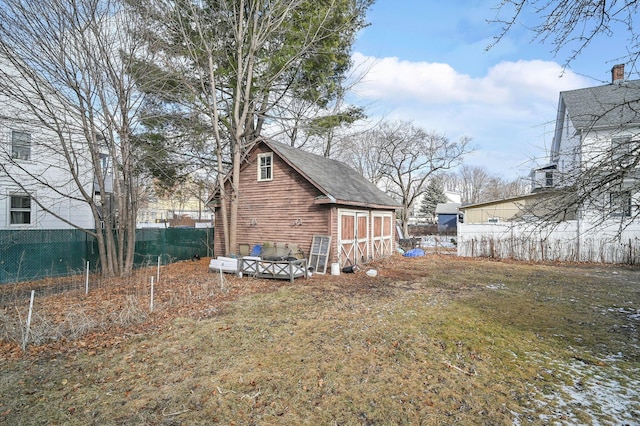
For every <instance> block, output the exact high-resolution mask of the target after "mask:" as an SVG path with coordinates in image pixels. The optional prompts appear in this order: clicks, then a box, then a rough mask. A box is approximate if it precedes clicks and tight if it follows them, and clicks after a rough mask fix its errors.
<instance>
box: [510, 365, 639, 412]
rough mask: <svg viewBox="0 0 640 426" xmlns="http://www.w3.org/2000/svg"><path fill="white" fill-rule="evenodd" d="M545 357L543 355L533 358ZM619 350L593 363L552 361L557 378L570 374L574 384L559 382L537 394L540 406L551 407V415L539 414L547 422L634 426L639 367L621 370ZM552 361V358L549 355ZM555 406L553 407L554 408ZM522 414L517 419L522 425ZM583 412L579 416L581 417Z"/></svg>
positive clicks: (537, 402) (637, 408)
mask: <svg viewBox="0 0 640 426" xmlns="http://www.w3.org/2000/svg"><path fill="white" fill-rule="evenodd" d="M536 357H538V358H546V357H544V356H541V355H540V354H536V355H534V358H536ZM623 359H624V355H623V354H622V353H618V354H615V355H612V356H610V357H607V358H606V359H602V360H598V361H601V362H602V365H593V364H591V363H586V362H584V361H581V360H573V361H571V362H559V361H557V362H556V361H552V362H551V363H552V365H553V366H554V370H555V373H556V374H554V375H555V377H571V378H572V379H573V381H572V382H571V383H565V382H562V381H558V386H557V387H556V390H555V391H554V392H552V393H548V392H545V393H544V394H543V393H541V392H540V393H538V400H537V401H536V404H537V406H538V407H546V408H547V409H551V411H552V413H553V414H552V415H547V414H545V415H538V418H539V419H540V420H542V421H544V422H545V423H550V424H557V425H575V424H584V423H585V420H584V418H585V417H588V418H589V421H588V422H587V424H593V425H609V424H611V425H632V424H639V423H640V393H639V392H638V389H640V368H634V369H622V368H619V367H618V366H617V365H616V362H618V361H620V360H623ZM546 361H547V362H549V359H548V358H546ZM552 407H553V408H552ZM527 414H534V413H521V414H519V415H518V416H517V417H516V418H515V419H514V424H520V419H521V416H522V415H525V416H526V415H527ZM578 414H579V415H580V417H579V416H578Z"/></svg>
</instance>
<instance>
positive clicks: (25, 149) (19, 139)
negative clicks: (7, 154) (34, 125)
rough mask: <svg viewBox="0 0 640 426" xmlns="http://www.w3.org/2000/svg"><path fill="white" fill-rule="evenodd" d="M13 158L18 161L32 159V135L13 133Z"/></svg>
mask: <svg viewBox="0 0 640 426" xmlns="http://www.w3.org/2000/svg"><path fill="white" fill-rule="evenodd" d="M11 158H13V159H16V160H30V159H31V134H30V133H27V132H17V131H15V130H14V131H12V132H11Z"/></svg>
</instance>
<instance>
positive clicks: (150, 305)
mask: <svg viewBox="0 0 640 426" xmlns="http://www.w3.org/2000/svg"><path fill="white" fill-rule="evenodd" d="M149 312H153V276H151V300H150V301H149Z"/></svg>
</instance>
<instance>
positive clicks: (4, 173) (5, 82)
mask: <svg viewBox="0 0 640 426" xmlns="http://www.w3.org/2000/svg"><path fill="white" fill-rule="evenodd" d="M39 83H41V84H45V85H46V82H39ZM33 84H34V82H33V81H28V80H26V79H24V78H23V77H22V76H21V75H20V72H19V71H18V70H17V69H16V68H15V67H14V66H12V65H11V63H10V62H9V61H8V60H7V59H6V58H3V57H0V229H13V230H21V229H71V228H74V227H80V228H89V229H90V228H94V227H95V224H94V220H93V216H92V214H91V209H90V207H89V205H88V204H87V203H86V202H84V201H83V196H82V195H81V191H86V193H87V194H90V196H92V195H94V173H93V168H92V166H91V161H90V159H89V158H88V156H87V155H84V154H83V152H84V151H83V150H82V148H81V141H82V137H83V136H82V134H81V133H80V134H78V133H77V132H76V131H75V130H74V128H75V127H74V126H73V125H70V120H65V118H64V116H63V115H64V114H67V113H66V112H62V111H65V109H64V108H61V109H60V111H59V112H58V111H55V112H52V113H53V114H55V116H56V117H57V119H58V120H59V121H58V122H57V123H51V125H43V124H42V120H41V119H40V118H38V116H37V115H36V114H37V112H38V107H39V106H40V105H39V103H38V102H37V99H38V98H37V96H36V94H35V93H36V92H35V91H33V99H34V101H33V103H32V104H31V105H25V104H21V103H19V102H18V101H17V100H16V99H17V98H18V96H14V95H15V94H16V93H18V92H20V93H21V94H22V95H21V96H24V94H25V93H26V94H27V95H28V94H29V92H30V91H31V90H32V89H31V87H32V85H33ZM53 114H52V115H53ZM61 135H62V137H64V138H68V139H67V140H68V141H69V142H71V143H73V144H74V146H75V148H76V149H75V150H74V151H73V152H72V153H69V152H65V151H64V150H63V149H61V144H60V140H61V139H60V138H61ZM69 155H73V158H72V160H71V162H72V163H73V164H74V168H75V170H76V171H77V172H78V173H77V174H76V175H77V176H79V179H77V180H74V178H73V176H72V174H71V173H70V171H69V166H68V164H69V163H70V162H69V161H68V159H67V158H65V156H69Z"/></svg>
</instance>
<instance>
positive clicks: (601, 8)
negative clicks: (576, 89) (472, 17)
mask: <svg viewBox="0 0 640 426" xmlns="http://www.w3.org/2000/svg"><path fill="white" fill-rule="evenodd" d="M638 7H640V5H639V4H638V2H637V1H634V0H625V1H607V0H595V1H568V0H502V1H501V2H500V3H499V4H498V5H497V6H496V11H497V14H496V18H495V19H494V22H496V23H499V24H501V25H502V31H501V32H500V33H499V34H498V35H496V37H495V40H494V42H493V43H492V44H491V45H490V46H488V49H491V48H492V47H493V46H495V45H496V44H498V43H499V42H500V41H501V40H502V39H503V38H504V37H505V36H506V35H507V34H508V33H509V32H510V31H511V30H512V28H513V27H514V26H515V25H517V24H518V23H520V22H521V21H522V19H523V16H524V15H526V14H527V13H530V14H533V15H534V19H537V21H536V22H535V23H534V24H533V26H531V25H527V27H528V28H530V29H531V32H532V35H533V38H534V40H537V41H539V42H541V43H550V44H551V46H553V47H552V51H553V52H554V53H556V54H559V53H561V52H563V50H564V49H565V48H569V49H570V50H569V54H568V56H567V57H566V58H565V65H567V66H568V65H569V64H571V62H572V61H573V60H574V59H575V58H577V57H578V56H579V55H581V54H582V52H583V51H585V50H586V49H587V48H588V47H589V45H590V44H591V43H592V42H593V41H594V40H596V39H598V38H602V37H609V36H610V35H611V34H613V33H614V32H622V31H624V32H625V34H626V38H627V49H626V50H627V56H626V57H624V58H609V59H612V60H613V59H615V60H616V61H625V62H627V63H629V64H631V65H633V66H634V68H635V64H636V62H637V61H638V55H640V38H639V36H640V34H638V32H637V30H636V29H635V28H636V27H635V21H636V19H637V17H638Z"/></svg>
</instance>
